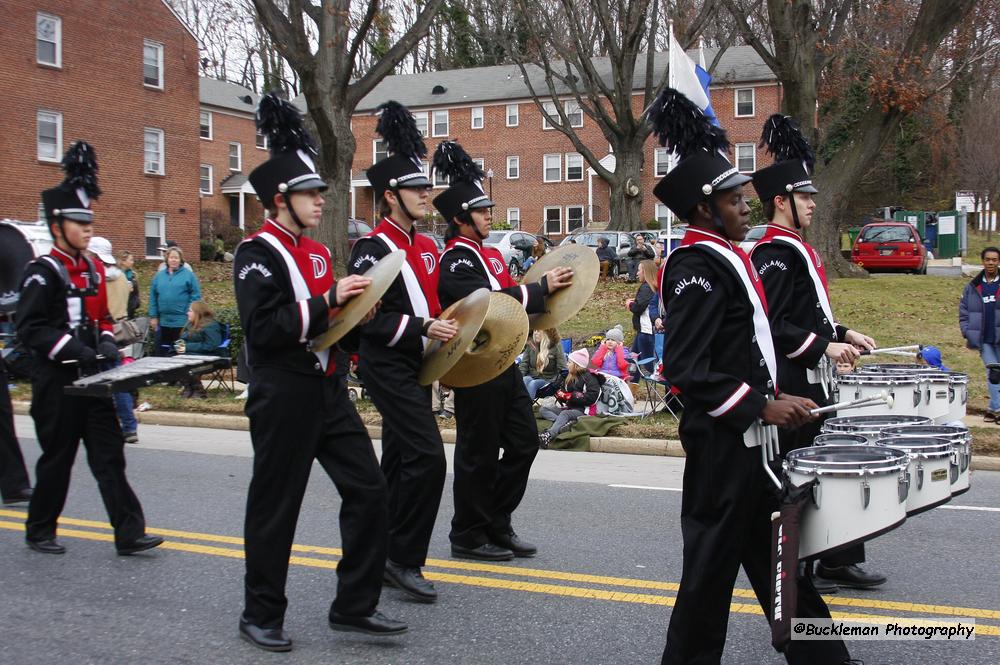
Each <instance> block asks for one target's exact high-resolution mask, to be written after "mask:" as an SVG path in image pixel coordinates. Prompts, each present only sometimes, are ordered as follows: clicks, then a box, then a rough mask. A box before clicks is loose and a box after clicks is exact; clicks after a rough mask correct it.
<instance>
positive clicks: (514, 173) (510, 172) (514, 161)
mask: <svg viewBox="0 0 1000 665" xmlns="http://www.w3.org/2000/svg"><path fill="white" fill-rule="evenodd" d="M520 177H521V158H520V157H518V156H516V155H513V156H510V157H508V158H507V180H517V179H518V178H520Z"/></svg>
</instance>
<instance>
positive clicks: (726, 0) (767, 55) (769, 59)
mask: <svg viewBox="0 0 1000 665" xmlns="http://www.w3.org/2000/svg"><path fill="white" fill-rule="evenodd" d="M721 1H722V4H723V5H725V6H726V9H728V10H729V14H730V15H731V16H732V17H733V20H734V21H735V22H736V27H737V29H738V30H739V32H740V35H741V36H742V37H743V39H744V40H746V42H747V43H748V44H749V45H750V46H752V47H753V50H754V51H756V52H757V55H759V56H760V59H761V60H763V61H764V64H766V65H767V66H768V68H770V70H771V71H772V72H777V71H778V69H779V63H778V59H777V58H775V57H774V55H773V54H772V53H771V52H770V51H769V50H768V49H767V46H765V45H764V42H762V41H761V40H760V37H758V36H757V34H756V33H755V32H754V31H753V28H751V27H750V24H749V23H748V22H747V19H746V16H744V14H743V13H742V10H741V9H740V8H739V7H737V6H736V2H735V1H734V0H721Z"/></svg>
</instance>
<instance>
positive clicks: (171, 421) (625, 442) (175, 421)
mask: <svg viewBox="0 0 1000 665" xmlns="http://www.w3.org/2000/svg"><path fill="white" fill-rule="evenodd" d="M29 406H30V405H29V404H28V402H20V401H15V402H14V413H16V414H20V415H27V414H28V408H29ZM136 419H137V420H138V421H139V422H140V423H142V424H144V425H171V426H175V427H208V428H213V429H230V430H239V431H249V430H250V421H249V420H248V419H247V417H246V416H236V415H223V414H214V413H187V412H180V411H143V412H140V413H136ZM965 424H966V425H968V426H970V427H985V426H986V422H985V421H984V420H983V418H982V416H977V415H969V416H966V417H965ZM368 436H370V437H371V438H372V439H381V438H382V428H381V427H376V426H373V425H369V426H368ZM441 439H442V440H443V441H444V442H445V443H449V444H454V443H455V430H453V429H443V430H441ZM590 452H592V453H618V454H622V455H656V456H661V457H662V456H666V457H684V449H683V448H681V442H680V441H678V440H677V439H628V438H625V437H620V436H592V437H590ZM972 469H973V470H975V471H1000V457H991V456H983V455H977V456H974V457H973V458H972Z"/></svg>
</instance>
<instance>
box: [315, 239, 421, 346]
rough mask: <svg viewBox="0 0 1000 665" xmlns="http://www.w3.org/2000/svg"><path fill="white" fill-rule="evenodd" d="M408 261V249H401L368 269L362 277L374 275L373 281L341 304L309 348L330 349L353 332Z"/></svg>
mask: <svg viewBox="0 0 1000 665" xmlns="http://www.w3.org/2000/svg"><path fill="white" fill-rule="evenodd" d="M405 261H406V252H405V251H403V250H401V249H397V250H396V251H394V252H389V253H388V254H386V255H385V256H383V257H382V258H381V259H380V260H379V261H377V262H376V263H375V265H373V266H372V267H371V268H369V269H368V270H366V271H365V273H364V274H363V275H362V277H365V278H367V279H370V280H371V284H369V285H368V286H366V287H365V290H364V291H362V292H361V293H359V294H358V295H356V296H354V297H353V298H351V299H350V300H349V301H347V304H346V305H344V306H343V307H341V308H340V311H339V312H337V314H336V315H335V316H334V317H333V318H332V319H330V323H329V325H328V326H327V329H326V330H325V331H324V332H322V333H320V334H319V335H317V336H316V337H314V338H313V339H312V340H310V341H309V348H310V349H311V350H312V351H322V350H323V349H328V348H330V347H331V346H333V345H334V344H336V343H337V342H339V341H340V340H341V339H342V338H343V337H344V335H346V334H347V333H349V332H351V330H352V329H353V328H354V327H355V326H356V325H358V324H359V323H360V322H361V320H362V319H364V318H365V316H366V315H367V314H368V312H370V311H371V310H372V308H373V307H375V305H377V304H378V301H379V300H381V299H382V296H384V295H385V292H386V291H388V290H389V287H390V286H392V283H393V282H394V281H396V277H398V276H399V271H400V270H402V269H403V263H404V262H405Z"/></svg>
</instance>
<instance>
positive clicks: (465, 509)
mask: <svg viewBox="0 0 1000 665" xmlns="http://www.w3.org/2000/svg"><path fill="white" fill-rule="evenodd" d="M434 169H435V171H437V172H440V173H442V174H444V175H447V176H449V178H450V181H451V183H452V184H451V186H450V187H449V188H448V189H447V190H445V191H444V192H442V193H441V194H439V195H438V196H437V197H435V199H434V206H435V207H436V208H437V209H438V211H439V212H440V213H441V216H442V217H443V218H444V219H446V220H448V230H447V231H446V235H445V242H446V248H445V251H444V253H443V254H442V256H441V267H440V273H439V278H438V280H439V281H438V295H439V296H440V298H441V305H442V306H443V307H448V306H450V305H451V304H452V303H454V302H456V301H458V300H461V299H462V298H464V297H466V296H467V295H469V294H470V293H472V292H473V291H475V290H477V289H480V288H486V289H489V290H491V291H500V292H502V293H506V294H507V295H509V296H511V297H512V298H514V299H516V300H517V301H518V302H519V303H521V305H522V306H523V307H524V309H525V311H526V312H528V313H529V314H534V313H537V312H542V311H543V310H544V304H545V296H546V295H548V294H550V293H554V292H555V291H557V290H559V289H561V288H563V287H565V286H569V284H570V282H571V280H572V276H573V272H572V270H571V269H569V268H563V267H560V268H555V269H553V270H550V271H549V272H547V273H545V275H544V276H543V277H542V278H541V280H539V281H538V282H534V283H531V284H524V285H518V284H517V282H515V281H514V280H513V278H511V276H510V273H509V272H508V271H507V265H506V263H505V262H504V259H503V255H502V254H501V253H500V252H499V251H498V250H496V249H495V248H492V247H486V246H484V245H483V241H484V240H485V239H486V237H487V236H488V235H489V233H490V226H491V220H492V216H491V212H490V209H491V208H493V206H494V205H495V204H494V203H493V201H491V200H490V198H489V197H488V196H486V194H485V193H484V192H483V190H482V187H481V186H480V182H481V181H482V179H483V178H484V177H486V174H484V173H483V171H482V169H481V168H479V166H478V165H477V164H476V163H475V162H473V161H472V159H471V158H470V157H469V156H468V155H467V154H466V152H465V150H463V149H462V147H461V146H460V145H458V143H455V142H454V141H444V142H442V143H441V144H440V145H439V146H438V149H437V151H436V152H435V155H434ZM453 390H454V392H455V423H456V427H457V430H458V432H457V438H456V441H455V459H454V473H455V485H454V495H455V516H454V517H453V518H452V520H451V534H450V536H449V537H450V539H451V554H452V556H454V557H459V558H465V559H479V560H482V561H507V560H510V559H513V558H514V557H515V556H518V557H531V556H534V555H535V554H536V553H537V552H538V548H537V547H536V546H535V545H533V544H531V543H529V542H527V541H525V540H522V539H521V538H520V537H519V536H518V535H517V533H516V532H515V531H514V529H513V527H512V526H511V514H512V513H513V512H514V511H515V510H516V509H517V506H518V505H519V504H520V503H521V499H522V497H523V496H524V492H525V489H526V488H527V486H528V473H529V472H530V471H531V463H532V462H533V461H534V459H535V455H536V454H538V427H537V425H536V423H535V416H534V413H533V412H532V409H531V398H530V397H528V392H527V390H526V389H525V387H524V379H523V378H522V377H521V373H520V372H519V371H518V369H517V366H516V365H515V364H511V366H510V367H508V368H507V369H506V370H504V372H503V373H501V374H500V375H499V376H498V377H496V378H495V379H492V380H490V381H487V382H486V383H482V384H480V385H478V386H474V387H471V388H453ZM501 450H503V457H502V458H501V457H500V451H501Z"/></svg>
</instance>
